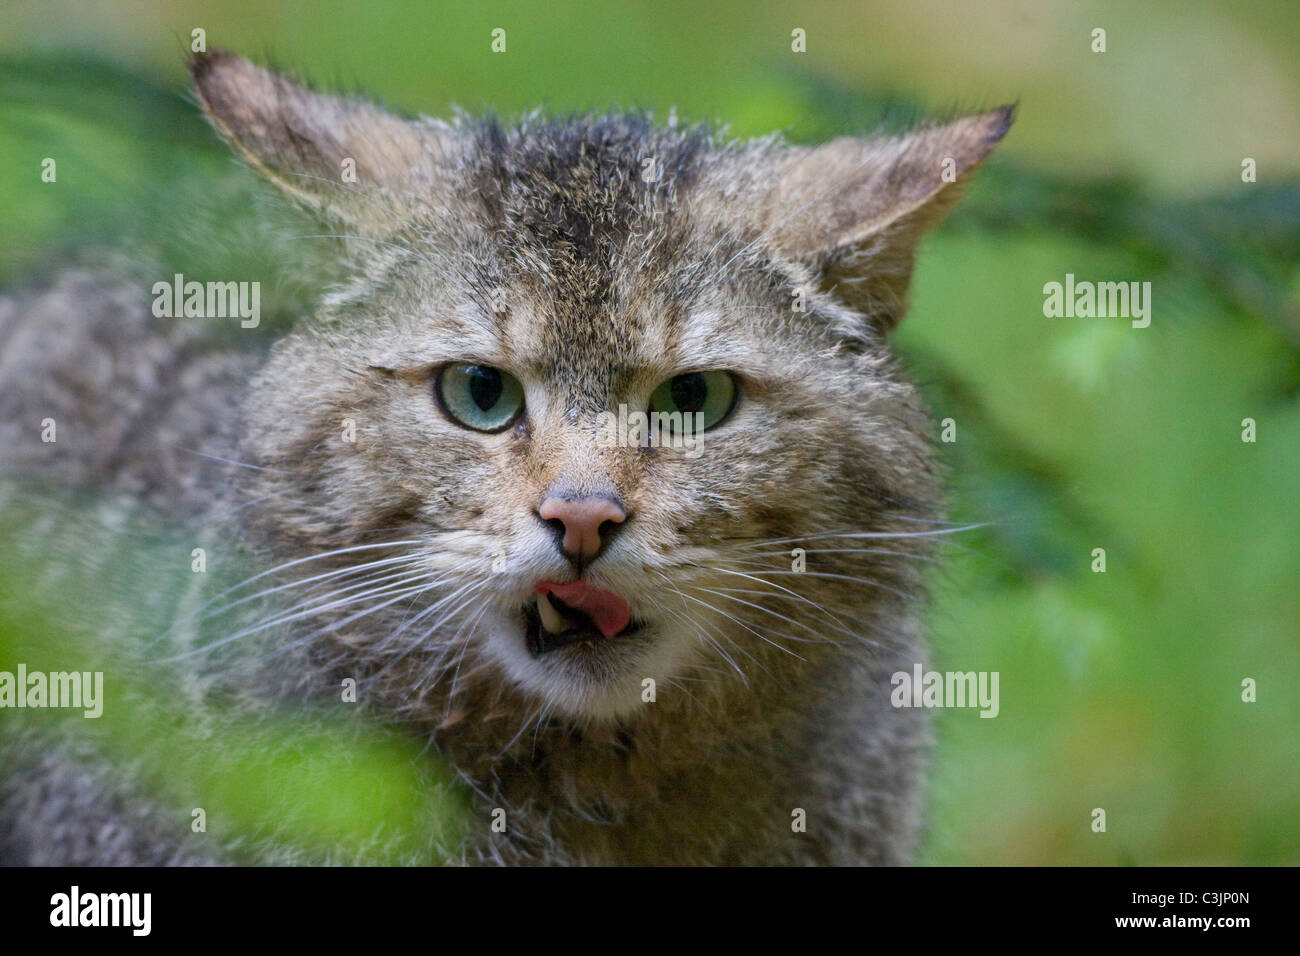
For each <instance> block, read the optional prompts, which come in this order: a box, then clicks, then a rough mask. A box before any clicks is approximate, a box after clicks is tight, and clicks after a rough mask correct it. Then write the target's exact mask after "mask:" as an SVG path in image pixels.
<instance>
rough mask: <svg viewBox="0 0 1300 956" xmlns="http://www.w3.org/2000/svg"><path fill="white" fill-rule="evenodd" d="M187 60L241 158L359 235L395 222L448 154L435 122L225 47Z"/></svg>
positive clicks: (205, 102) (212, 116)
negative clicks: (314, 85) (298, 78)
mask: <svg viewBox="0 0 1300 956" xmlns="http://www.w3.org/2000/svg"><path fill="white" fill-rule="evenodd" d="M189 66H190V76H191V77H192V78H193V80H194V89H195V92H196V93H197V95H198V100H199V104H200V105H201V106H202V107H203V111H204V113H206V114H207V116H208V119H209V120H211V122H212V125H213V126H215V127H216V129H217V131H218V132H219V133H220V134H221V135H222V136H223V137H224V138H225V139H226V140H227V141H228V142H229V143H230V144H231V146H233V147H234V148H235V150H236V151H238V152H239V154H240V155H241V156H243V157H244V158H245V159H246V160H247V161H248V162H249V163H250V164H252V165H253V166H254V167H255V168H256V169H257V170H258V171H260V172H261V173H262V174H263V175H265V176H266V177H267V178H268V179H270V180H271V181H272V182H274V183H276V184H277V185H279V186H280V187H281V188H282V189H284V190H285V191H286V192H288V193H290V194H291V195H293V196H294V197H295V198H297V199H299V200H300V201H302V202H303V203H305V204H306V205H308V206H310V207H312V208H314V209H316V210H319V211H320V212H323V213H325V214H327V215H330V216H333V217H337V218H338V219H340V220H342V221H343V222H346V223H347V224H348V225H349V226H350V227H352V228H353V229H356V230H358V231H362V232H369V233H382V232H384V231H386V229H387V228H389V227H390V226H392V225H395V224H396V221H397V219H398V216H399V215H400V211H401V210H402V209H406V210H408V211H409V209H410V207H411V205H412V198H413V197H416V196H421V195H425V196H427V195H428V194H429V191H430V190H429V187H430V186H431V185H432V184H433V182H434V180H435V179H436V176H437V170H438V167H439V165H440V163H441V162H443V161H445V159H446V153H447V150H448V149H449V143H448V137H447V135H446V131H445V130H443V129H440V128H438V127H437V126H435V125H434V124H432V123H427V122H425V123H415V122H411V121H408V120H404V119H402V118H400V117H398V116H394V115H393V114H391V113H389V112H386V111H385V110H383V109H380V108H379V107H378V106H375V105H374V104H372V103H368V102H365V101H364V100H354V99H348V98H345V97H339V96H330V95H326V94H322V93H316V92H313V91H312V90H309V89H306V88H305V87H303V86H301V85H299V84H298V83H295V82H294V81H292V80H290V79H288V78H286V77H284V76H280V75H279V74H276V73H273V72H271V71H270V70H265V69H263V68H261V67H259V66H255V65H254V64H252V63H250V62H249V61H248V60H245V59H244V58H243V57H240V56H236V55H235V54H233V53H228V52H226V51H224V50H217V49H213V50H209V51H208V52H205V53H198V54H195V56H194V57H193V58H192V59H191V60H190V64H189Z"/></svg>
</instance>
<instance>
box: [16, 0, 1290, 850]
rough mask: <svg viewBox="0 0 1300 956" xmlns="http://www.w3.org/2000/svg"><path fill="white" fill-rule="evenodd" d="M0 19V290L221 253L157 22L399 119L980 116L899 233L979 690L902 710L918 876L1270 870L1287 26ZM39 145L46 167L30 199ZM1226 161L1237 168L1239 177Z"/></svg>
mask: <svg viewBox="0 0 1300 956" xmlns="http://www.w3.org/2000/svg"><path fill="white" fill-rule="evenodd" d="M0 10H2V11H3V13H2V14H0V17H2V19H3V25H4V29H3V31H0V55H2V56H3V57H4V62H3V64H2V65H0V169H2V170H3V175H2V176H0V223H3V224H4V226H3V231H2V232H0V281H3V282H4V283H6V284H9V283H13V282H16V281H21V280H23V279H25V278H27V277H29V276H31V275H33V274H35V273H39V272H41V271H42V270H43V269H46V268H48V267H49V265H50V263H51V262H55V261H57V260H58V257H59V256H60V255H61V254H62V252H63V250H71V249H76V248H80V247H84V246H85V245H86V244H87V243H90V242H93V241H100V242H103V241H104V240H105V239H107V238H109V237H112V236H115V235H118V234H125V235H131V234H136V235H138V236H139V237H140V238H141V239H143V238H145V237H147V238H148V240H149V241H151V242H154V243H157V244H160V245H161V246H163V247H166V248H167V250H168V251H166V252H164V253H163V256H164V258H166V257H167V256H171V257H172V258H173V259H176V260H178V261H179V260H182V259H185V256H186V255H187V254H192V253H193V251H194V248H195V246H196V245H202V246H203V247H204V250H203V254H204V255H206V256H207V257H208V261H209V262H212V261H215V260H214V257H217V256H220V255H228V256H231V257H234V259H232V260H231V261H232V262H233V261H237V260H238V257H239V256H243V257H245V258H244V261H251V260H250V259H249V257H250V256H251V255H252V252H250V247H249V246H247V245H246V244H243V243H240V242H236V241H234V240H232V239H230V238H229V237H225V236H223V235H222V232H221V230H222V229H223V222H224V213H223V208H222V206H221V202H222V201H224V200H223V199H222V196H223V195H224V194H223V193H221V192H220V190H217V198H216V199H213V197H212V193H213V191H214V187H213V186H212V184H213V183H216V182H226V181H229V180H232V179H233V180H234V181H236V182H242V180H241V174H240V173H239V172H238V171H237V170H236V169H234V168H233V167H232V165H231V163H230V161H229V159H228V157H227V156H226V155H225V154H224V153H223V152H222V150H221V149H220V148H219V147H218V146H217V144H216V143H215V139H214V137H213V136H212V134H211V133H210V132H209V131H208V130H207V129H206V127H204V126H203V124H202V123H201V122H199V121H198V119H197V117H196V115H195V111H194V108H193V106H192V104H190V103H189V102H187V99H186V94H185V87H184V68H183V60H184V55H185V51H186V50H187V49H188V46H189V42H190V33H191V30H192V29H193V28H195V27H202V28H203V29H205V30H206V33H207V42H208V44H209V45H212V46H223V47H228V48H231V49H234V50H236V51H238V52H241V53H244V54H246V55H249V56H251V57H253V58H256V59H263V60H268V59H269V60H272V61H274V62H276V63H278V64H280V65H283V66H285V67H288V68H291V69H293V70H295V71H297V72H299V73H301V74H303V75H305V76H307V77H308V78H310V79H312V80H315V81H317V82H319V83H320V84H321V85H323V86H326V87H328V88H332V89H344V90H364V91H366V92H367V93H369V94H371V95H373V96H375V97H376V98H378V99H380V100H382V101H383V102H385V103H386V104H388V105H389V106H392V107H395V108H399V109H402V110H405V111H408V112H413V113H414V112H422V113H427V114H430V115H441V114H445V113H446V112H447V111H448V109H449V107H450V105H451V104H457V105H459V106H462V107H464V108H466V109H469V110H471V111H472V110H477V109H480V108H483V107H488V108H492V109H495V110H497V111H499V112H502V113H505V114H511V113H514V112H516V111H519V110H522V109H525V108H530V107H533V106H536V105H538V104H542V105H545V106H547V107H548V108H550V109H553V110H572V109H583V110H585V109H589V108H605V107H607V106H641V107H650V108H653V109H655V110H656V112H657V113H658V114H659V115H664V114H665V113H666V111H667V109H668V108H669V107H672V106H676V107H677V109H678V111H679V113H680V114H681V115H682V116H684V117H688V118H693V119H713V120H718V121H721V122H725V123H728V124H729V125H730V128H731V130H732V132H733V133H735V134H736V135H756V134H764V133H767V132H770V131H772V130H774V129H779V130H784V131H785V132H786V133H787V134H788V136H789V137H790V138H791V139H794V140H801V141H813V140H819V139H824V138H826V137H829V136H834V135H839V134H843V133H857V132H863V131H866V130H870V129H872V128H874V127H875V126H876V125H877V124H878V123H879V122H880V121H882V119H883V120H885V121H886V123H887V124H892V125H899V124H902V123H905V122H906V121H907V120H909V119H912V118H916V117H919V116H924V115H926V114H927V113H930V112H949V111H951V110H954V109H977V108H982V107H988V106H992V105H997V104H1000V103H1003V102H1008V101H1018V103H1019V113H1018V118H1017V121H1016V124H1015V126H1014V127H1013V128H1012V131H1011V133H1010V134H1009V135H1008V137H1007V139H1006V140H1005V141H1004V142H1003V144H1002V145H1001V146H1000V147H999V148H998V150H997V151H996V152H995V154H994V158H993V160H992V161H991V163H990V164H989V165H988V167H986V169H985V170H984V171H983V172H982V173H981V175H980V178H979V180H978V181H977V182H976V184H975V185H974V187H973V188H972V189H971V190H970V191H969V193H968V195H967V197H966V199H965V200H964V202H963V205H962V207H961V208H959V210H958V212H957V213H955V214H954V215H953V217H952V218H951V219H950V220H949V222H948V223H947V224H946V225H945V226H944V227H943V228H942V229H941V230H940V231H939V232H938V233H937V234H936V235H934V236H933V237H931V238H930V239H929V240H928V241H927V242H926V244H925V246H924V248H923V250H922V255H921V259H920V265H919V268H918V271H917V274H916V279H915V284H914V289H913V308H912V311H911V313H910V315H909V317H908V319H907V320H906V322H905V323H904V326H903V328H902V329H901V331H900V333H899V338H898V343H899V347H900V350H901V351H902V353H903V354H904V356H905V359H906V361H907V363H908V365H909V367H911V368H912V369H913V371H914V372H915V373H916V375H917V377H918V378H919V379H920V380H921V381H922V383H923V385H924V387H925V389H926V393H927V396H928V398H929V399H930V401H931V403H932V405H933V408H934V411H935V413H936V415H935V417H936V420H938V419H943V418H952V419H953V420H954V421H955V423H956V425H957V441H956V442H955V443H952V444H943V445H941V446H940V447H941V450H942V451H943V453H944V455H945V456H946V457H947V459H948V462H949V464H950V466H951V468H952V474H953V485H954V489H955V494H954V501H953V513H954V516H955V517H957V518H959V519H962V520H970V521H981V522H989V525H988V526H987V527H985V528H982V529H980V530H979V531H976V532H972V533H970V534H967V535H963V536H961V537H960V540H959V542H958V543H957V544H955V545H954V546H953V548H952V549H951V551H950V553H949V565H948V568H947V570H946V571H945V572H944V573H942V574H941V575H938V576H937V577H936V579H935V581H934V589H935V595H936V606H935V609H934V612H933V614H932V622H933V641H934V665H935V666H936V667H938V668H940V669H951V670H990V671H992V670H996V671H999V672H1000V674H1001V713H1000V715H999V716H998V717H997V718H996V719H994V720H985V719H980V718H979V717H978V715H977V713H976V712H975V711H951V712H945V713H942V714H940V716H939V719H938V728H937V729H938V739H939V744H938V748H937V752H936V759H935V766H934V773H933V780H932V785H931V801H930V804H931V809H930V818H931V820H930V829H929V836H928V838H927V842H926V846H925V849H924V853H923V860H924V861H925V862H931V863H963V864H964V863H993V864H1022V863H1040V864H1065V863H1070V864H1074V863H1080V864H1105V863H1121V864H1123V863H1138V864H1162V863H1296V862H1300V753H1298V751H1300V705H1298V704H1297V693H1296V691H1297V687H1300V656H1298V655H1297V638H1300V508H1298V507H1297V503H1298V502H1300V5H1298V4H1296V3H1294V2H1288V0H1276V2H1263V3H1232V4H1227V3H1221V4H1215V3H1208V2H1190V0H1189V2H1163V3H1146V4H1141V5H1135V4H1131V3H1124V2H1110V3H1103V2H1096V3H1071V2H1028V0H1026V2H1009V0H997V2H984V3H978V4H976V3H963V2H952V3H931V2H917V0H906V2H891V3H875V2H860V3H829V2H801V3H797V4H796V3H789V4H771V3H756V2H728V3H715V4H709V5H707V6H705V5H703V4H699V3H693V2H679V0H656V2H640V3H623V4H599V3H571V2H547V3H491V2H481V3H474V4H457V5H451V4H443V3H427V2H416V0H399V2H370V3H310V4H308V3H288V2H266V0H256V2H253V0H250V2H232V3H224V4H213V3H200V2H192V3H191V2H173V3H159V2H146V0H139V2H120V3H104V4H97V5H93V6H88V5H85V4H81V3H49V2H45V3H32V4H21V3H19V4H14V3H7V4H3V5H0ZM495 27H504V28H505V29H506V31H507V33H506V35H507V52H506V53H504V54H493V53H491V52H490V50H489V43H490V32H491V30H492V29H493V28H495ZM796 27H798V28H802V29H804V30H805V31H806V32H807V52H806V53H803V54H796V53H793V52H792V51H791V48H790V44H791V37H790V34H791V30H792V29H794V28H796ZM1097 27H1101V28H1104V29H1105V30H1106V39H1107V52H1105V53H1101V54H1098V53H1094V52H1092V50H1091V43H1092V39H1091V32H1092V30H1093V29H1094V28H1097ZM45 156H56V157H58V162H59V167H58V169H59V178H58V183H57V185H51V184H42V183H41V182H40V181H39V169H40V160H41V159H42V158H43V157H45ZM1246 157H1250V158H1252V159H1254V160H1255V161H1256V163H1257V168H1258V182H1255V183H1244V182H1243V181H1242V178H1241V164H1242V160H1243V159H1244V158H1246ZM233 188H234V190H235V191H234V192H232V193H231V194H230V198H229V202H232V203H234V202H242V201H245V200H244V199H243V198H242V197H243V196H244V194H243V193H242V192H240V191H239V190H240V189H243V188H244V187H243V186H239V187H233ZM199 195H202V196H204V197H205V201H204V202H198V201H197V200H196V202H195V204H194V205H193V206H192V207H190V206H187V205H186V204H185V202H184V201H183V198H180V197H186V196H191V197H197V196H199ZM163 222H165V223H169V224H170V226H168V227H163V226H159V225H158V224H159V223H163ZM196 222H199V223H201V225H202V229H199V228H197V227H196ZM141 223H148V224H149V225H148V226H147V227H144V226H141V225H140V224H141ZM196 232H198V233H199V234H200V238H197V239H196V237H195V233H196ZM169 243H171V244H173V246H172V247H168V244H169ZM119 248H126V249H129V248H130V246H129V243H128V244H126V245H119ZM218 248H219V249H220V250H224V251H214V250H216V249H218ZM184 250H188V252H186V251H184ZM232 250H233V251H232ZM187 261H188V260H187ZM187 271H190V270H187ZM1066 273H1074V274H1075V275H1076V276H1077V277H1079V278H1080V279H1093V280H1114V281H1120V280H1132V281H1149V282H1151V283H1152V297H1153V312H1152V322H1151V326H1150V327H1149V328H1147V329H1133V328H1131V327H1130V326H1129V323H1128V322H1127V321H1125V320H1122V319H1048V318H1044V317H1043V314H1042V305H1043V293H1042V287H1043V284H1044V283H1046V282H1050V281H1058V282H1059V281H1063V278H1064V276H1065V274H1066ZM219 274H221V275H223V276H230V277H233V276H237V275H240V274H241V273H240V269H239V268H236V267H235V266H233V265H231V264H230V262H227V261H225V260H223V261H222V271H221V272H220V273H219ZM284 282H285V285H286V286H290V285H291V284H292V283H291V279H290V278H289V276H288V275H286V277H285V280H284ZM294 301H296V299H295V298H294V294H292V293H285V298H284V303H283V310H284V311H285V313H286V314H287V313H289V312H292V307H293V302H294ZM1245 418H1252V419H1254V420H1255V422H1256V423H1257V432H1258V440H1257V441H1256V442H1255V443H1245V442H1243V441H1242V437H1241V433H1242V420H1243V419H1245ZM1099 547H1100V548H1105V549H1106V553H1107V570H1106V572H1105V573H1104V574H1097V573H1093V572H1092V571H1091V570H1090V565H1091V563H1092V550H1093V549H1094V548H1099ZM1245 678H1253V679H1254V680H1256V681H1257V682H1258V700H1257V701H1256V702H1255V703H1245V702H1243V701H1242V699H1241V683H1242V680H1243V679H1245ZM386 753H387V751H381V750H377V751H376V754H375V755H374V757H373V759H374V761H380V762H382V761H383V760H385V759H387V758H386V756H385V754H386ZM390 762H391V765H392V766H393V768H394V769H393V773H394V774H395V775H399V774H400V773H402V771H401V770H400V769H399V765H400V763H401V762H400V761H390ZM399 789H400V787H399ZM1095 807H1102V808H1104V809H1105V810H1106V812H1107V832H1106V833H1104V834H1099V833H1094V832H1092V830H1091V827H1090V823H1091V819H1092V818H1091V812H1092V810H1093V808H1095ZM306 812H308V813H310V812H311V811H310V809H309V810H308V811H306Z"/></svg>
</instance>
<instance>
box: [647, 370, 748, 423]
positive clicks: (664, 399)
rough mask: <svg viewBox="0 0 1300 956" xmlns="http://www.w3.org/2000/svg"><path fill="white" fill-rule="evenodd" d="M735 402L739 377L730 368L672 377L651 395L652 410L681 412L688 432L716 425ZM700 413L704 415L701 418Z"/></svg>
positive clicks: (669, 412)
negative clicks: (726, 370)
mask: <svg viewBox="0 0 1300 956" xmlns="http://www.w3.org/2000/svg"><path fill="white" fill-rule="evenodd" d="M735 404H736V380H735V379H734V378H733V377H732V375H731V373H730V372H687V373H686V374H685V375H678V376H676V377H674V378H670V379H669V380H668V381H666V382H664V383H663V384H662V385H660V386H659V387H658V388H656V389H655V390H654V392H653V394H651V396H650V411H652V412H659V413H660V414H672V413H674V412H680V413H681V414H682V430H683V431H685V432H694V431H705V430H707V429H710V428H712V427H713V426H714V425H716V424H718V422H720V421H722V420H723V419H724V418H726V417H727V413H728V412H730V411H731V409H732V407H733V406H734V405H735ZM697 414H698V415H700V416H701V417H699V418H697V417H696V415H697ZM687 416H689V417H687ZM697 422H698V423H699V427H698V428H697V427H696V423H697ZM674 430H676V429H675V428H674Z"/></svg>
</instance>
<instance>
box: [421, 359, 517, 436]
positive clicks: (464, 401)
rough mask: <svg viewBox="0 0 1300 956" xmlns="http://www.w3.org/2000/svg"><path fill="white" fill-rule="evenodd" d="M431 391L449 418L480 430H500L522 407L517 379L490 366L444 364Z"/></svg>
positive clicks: (505, 426)
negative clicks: (435, 394) (434, 393)
mask: <svg viewBox="0 0 1300 956" xmlns="http://www.w3.org/2000/svg"><path fill="white" fill-rule="evenodd" d="M435 390H436V392H437V395H438V401H439V402H440V403H441V404H442V410H443V411H445V412H446V413H447V416H448V417H449V418H450V419H452V421H454V422H456V423H457V424H460V425H464V426H465V427H466V428H472V429H474V430H475V431H480V432H499V431H504V430H505V429H506V428H508V427H509V426H510V423H511V422H513V421H514V420H515V418H517V417H518V415H519V413H520V412H521V411H522V410H523V407H524V389H523V386H521V385H520V384H519V381H518V379H516V378H515V377H514V376H513V375H510V374H508V373H506V372H503V371H501V370H500V369H497V368H492V367H491V366H490V365H448V366H446V367H445V368H443V370H442V371H441V372H439V373H438V381H437V384H436V386H435Z"/></svg>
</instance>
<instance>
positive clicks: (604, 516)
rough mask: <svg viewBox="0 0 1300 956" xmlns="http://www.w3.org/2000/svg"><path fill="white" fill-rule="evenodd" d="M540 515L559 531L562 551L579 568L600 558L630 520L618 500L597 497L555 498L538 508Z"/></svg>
mask: <svg viewBox="0 0 1300 956" xmlns="http://www.w3.org/2000/svg"><path fill="white" fill-rule="evenodd" d="M537 516H538V517H539V518H541V519H542V520H543V521H545V522H546V523H547V524H549V525H550V526H551V527H552V528H554V529H555V531H556V536H557V538H559V544H560V550H561V551H563V552H564V554H565V556H566V557H567V558H568V559H569V560H570V561H572V562H573V563H574V564H576V565H578V567H579V568H581V567H582V565H583V564H586V563H587V562H589V561H591V559H592V558H594V557H596V555H597V554H599V553H600V549H601V547H602V546H603V545H604V544H605V542H606V541H608V540H609V538H610V537H612V536H613V534H614V532H615V531H617V530H618V527H619V525H621V524H622V523H623V522H624V521H626V520H627V512H626V511H625V510H624V509H623V506H622V505H621V504H619V502H618V501H617V500H616V499H614V498H607V497H601V496H597V495H588V496H581V497H563V496H559V495H551V496H549V497H547V499H546V500H545V501H543V502H542V503H541V505H540V506H539V507H538V509H537Z"/></svg>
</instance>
